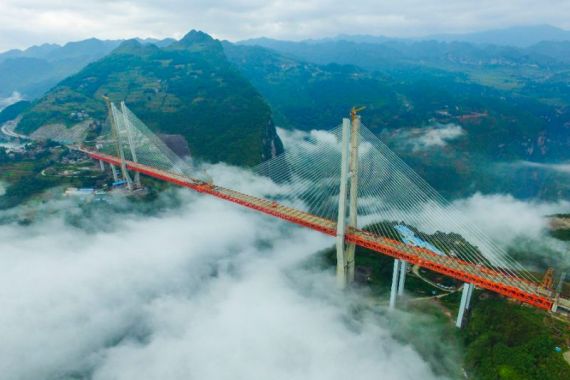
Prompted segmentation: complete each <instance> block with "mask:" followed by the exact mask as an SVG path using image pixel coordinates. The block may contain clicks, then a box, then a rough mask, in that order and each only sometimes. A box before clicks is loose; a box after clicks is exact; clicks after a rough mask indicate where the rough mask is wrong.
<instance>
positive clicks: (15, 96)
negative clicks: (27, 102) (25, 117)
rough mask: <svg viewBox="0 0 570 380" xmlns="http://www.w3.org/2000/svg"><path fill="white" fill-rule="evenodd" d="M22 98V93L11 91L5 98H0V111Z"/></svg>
mask: <svg viewBox="0 0 570 380" xmlns="http://www.w3.org/2000/svg"><path fill="white" fill-rule="evenodd" d="M23 99H24V98H23V97H22V94H20V93H19V92H18V91H14V92H12V95H10V96H8V97H7V98H0V111H2V110H3V109H4V108H6V107H8V106H10V105H12V104H14V103H17V102H19V101H20V100H23Z"/></svg>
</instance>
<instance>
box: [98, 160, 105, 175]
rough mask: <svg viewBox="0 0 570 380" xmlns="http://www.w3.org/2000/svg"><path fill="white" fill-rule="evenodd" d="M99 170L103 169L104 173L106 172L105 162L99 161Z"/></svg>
mask: <svg viewBox="0 0 570 380" xmlns="http://www.w3.org/2000/svg"><path fill="white" fill-rule="evenodd" d="M99 168H101V171H102V172H104V171H105V163H104V162H103V160H99Z"/></svg>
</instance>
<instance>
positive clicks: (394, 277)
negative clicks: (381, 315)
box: [390, 259, 400, 310]
mask: <svg viewBox="0 0 570 380" xmlns="http://www.w3.org/2000/svg"><path fill="white" fill-rule="evenodd" d="M399 274H400V260H398V259H396V260H394V270H393V272H392V288H391V290H390V310H394V308H395V307H396V296H397V295H398V275H399Z"/></svg>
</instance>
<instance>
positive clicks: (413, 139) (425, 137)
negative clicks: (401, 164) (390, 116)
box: [389, 123, 466, 151]
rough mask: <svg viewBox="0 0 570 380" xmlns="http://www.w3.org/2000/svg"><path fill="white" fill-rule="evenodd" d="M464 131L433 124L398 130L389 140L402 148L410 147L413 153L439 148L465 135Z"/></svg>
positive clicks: (453, 126) (447, 125)
mask: <svg viewBox="0 0 570 380" xmlns="http://www.w3.org/2000/svg"><path fill="white" fill-rule="evenodd" d="M465 133H466V132H465V130H464V129H463V128H462V127H461V126H460V125H457V124H453V123H449V124H439V123H437V124H435V125H432V126H428V127H423V128H406V129H398V130H395V131H393V132H392V136H390V137H389V138H391V139H395V143H396V144H398V145H400V146H401V147H402V148H403V147H410V148H411V149H413V150H414V151H421V150H426V149H431V148H441V147H444V146H446V145H447V144H448V143H449V142H450V141H453V140H456V139H458V138H460V137H461V136H463V135H465Z"/></svg>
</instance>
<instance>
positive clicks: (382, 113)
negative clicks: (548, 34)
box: [224, 42, 570, 198]
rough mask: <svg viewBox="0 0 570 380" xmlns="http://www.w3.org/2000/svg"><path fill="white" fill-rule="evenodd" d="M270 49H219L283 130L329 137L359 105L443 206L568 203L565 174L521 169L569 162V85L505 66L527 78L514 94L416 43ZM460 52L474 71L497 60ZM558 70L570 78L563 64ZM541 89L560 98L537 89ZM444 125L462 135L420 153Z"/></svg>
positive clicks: (494, 74)
mask: <svg viewBox="0 0 570 380" xmlns="http://www.w3.org/2000/svg"><path fill="white" fill-rule="evenodd" d="M301 45H302V44H301ZM404 45H405V44H404ZM467 45H468V44H467ZM268 46H269V47H271V48H272V49H274V50H269V49H267V48H263V47H260V46H245V45H232V44H229V43H227V44H225V45H224V49H225V51H226V54H227V56H228V58H229V59H230V60H231V61H232V62H233V63H234V64H235V65H236V66H237V67H238V68H239V69H240V71H241V72H242V73H243V75H245V76H246V77H247V78H248V79H249V80H250V81H251V82H252V83H253V85H254V86H255V87H256V88H257V89H258V90H259V91H260V92H261V93H262V94H263V96H264V97H265V98H266V99H267V100H268V102H269V104H270V105H271V107H272V109H273V113H274V115H275V120H276V121H277V123H278V124H279V125H281V126H283V127H287V128H289V127H292V128H298V129H304V130H308V129H314V128H316V129H329V128H332V127H334V126H336V125H338V124H339V123H340V120H341V118H342V117H346V116H347V115H348V111H349V110H350V108H351V107H352V106H354V105H365V106H366V107H367V108H366V109H365V110H364V111H363V113H362V115H363V120H364V123H365V124H366V125H367V127H369V128H370V129H371V130H372V131H373V132H374V133H376V134H377V135H379V136H380V137H381V138H382V139H383V140H384V141H385V142H386V143H387V144H388V145H389V146H390V147H391V148H392V149H394V150H395V151H396V152H397V153H398V154H399V155H400V156H402V157H403V158H404V159H405V160H406V161H407V162H408V163H409V164H410V165H411V166H412V167H413V168H414V169H415V170H416V171H417V172H419V174H420V175H422V176H423V177H424V178H426V179H427V180H428V182H430V183H431V184H432V185H434V186H435V187H436V189H437V190H439V191H440V192H442V193H443V194H445V195H446V196H448V197H464V196H466V195H470V194H472V193H473V192H475V191H481V192H483V193H496V192H508V193H511V194H513V195H515V196H517V197H521V198H529V197H542V198H557V197H560V196H570V179H569V178H568V176H565V175H564V173H560V172H556V171H553V170H548V167H540V166H536V165H535V166H532V165H525V164H524V162H526V161H538V162H543V163H549V162H559V161H564V160H567V159H570V153H569V152H570V151H569V150H568V149H567V147H566V135H565V133H566V132H565V131H566V128H565V127H564V126H565V125H570V113H569V112H568V111H567V109H568V108H567V107H568V106H569V104H568V101H567V100H568V99H570V93H568V87H567V86H566V84H565V83H568V82H567V80H568V77H567V76H565V77H564V76H563V77H559V76H555V77H556V78H558V79H556V80H557V81H560V83H562V84H564V85H563V86H562V85H559V84H553V83H552V81H554V80H555V79H552V78H551V79H548V80H547V79H545V78H543V77H540V76H539V74H537V73H535V72H534V71H532V70H531V69H530V68H529V66H526V65H525V66H524V67H523V68H524V70H522V69H521V66H513V67H516V69H513V67H511V66H508V65H503V66H501V70H503V71H506V70H507V68H508V67H511V68H510V69H509V70H510V73H511V74H512V75H515V74H514V71H515V70H519V69H520V70H519V71H521V70H522V71H524V73H522V74H520V77H517V79H516V81H517V86H518V87H517V88H518V89H519V90H517V91H516V92H515V91H513V90H512V88H509V87H508V86H506V85H505V83H504V80H503V79H497V78H503V77H501V75H502V74H501V73H500V72H499V71H498V70H499V69H497V68H496V67H495V66H492V65H481V66H477V65H476V64H475V63H473V64H469V63H465V62H464V63H463V64H459V63H457V62H456V63H454V64H453V65H452V64H451V63H450V62H447V61H445V62H443V63H442V62H439V61H438V59H442V57H446V55H445V54H444V53H445V52H442V54H441V55H438V54H436V53H435V52H438V51H440V50H442V49H444V48H445V47H446V46H447V45H445V44H439V43H436V44H433V46H432V44H429V43H426V44H418V45H416V44H414V45H413V47H414V48H416V47H417V48H421V51H420V52H415V51H414V49H413V48H412V47H409V46H408V47H406V46H398V47H397V49H396V47H394V46H392V45H390V46H386V45H372V46H368V45H366V44H353V43H350V44H349V43H346V44H345V43H343V42H337V43H331V44H326V43H323V44H314V45H313V44H311V45H310V46H304V47H303V46H300V47H299V46H298V44H296V43H291V46H289V45H287V46H281V45H278V44H277V45H268ZM462 47H463V50H465V49H466V47H465V46H463V45H462V46H455V45H453V46H447V48H448V49H449V50H450V51H451V52H452V53H453V54H455V53H457V54H460V53H459V52H460V51H461V48H462ZM275 49H276V50H278V51H279V52H277V51H275ZM430 49H432V50H433V51H432V52H431V53H430ZM394 50H397V51H394ZM389 52H392V53H393V54H389ZM467 53H469V54H470V56H469V57H470V59H471V60H472V61H473V62H478V61H479V60H483V59H488V60H490V59H491V58H490V57H493V56H494V55H493V54H495V53H494V52H481V51H479V50H478V49H474V50H473V51H468V52H465V54H467ZM496 54H499V53H496ZM501 54H502V53H501ZM402 57H404V58H405V57H408V58H406V59H405V60H403V59H404V58H402ZM512 59H514V58H512ZM418 62H422V63H418ZM466 62H468V61H466ZM338 63H345V64H346V65H339V64H338ZM444 63H445V64H444ZM560 65H566V66H564V67H566V69H568V64H566V63H564V64H559V65H558V66H557V67H561V66H560ZM475 70H476V71H477V72H478V73H479V74H478V75H483V73H486V74H487V75H488V77H487V79H486V80H485V81H478V80H475V79H474V78H473V76H472V75H471V72H473V71H475ZM545 70H547V69H545ZM519 71H517V72H519ZM505 75H506V74H505ZM543 75H544V74H543ZM560 75H562V74H560ZM492 78H495V79H492ZM505 80H507V79H505ZM509 80H510V79H509ZM539 80H540V81H539ZM493 81H499V82H501V83H502V84H501V85H494V84H493ZM513 81H514V79H513ZM546 82H549V83H546ZM556 83H558V82H556ZM530 88H533V89H535V90H536V91H534V90H532V91H531V90H530ZM546 88H559V92H558V93H556V94H554V93H550V94H546V92H545V90H544V91H543V90H539V89H546ZM559 98H562V99H566V103H561V102H560V101H559ZM449 123H452V124H454V125H458V126H460V127H461V131H462V132H463V133H462V134H460V135H458V136H456V137H455V138H454V139H449V140H447V141H442V142H440V143H439V144H434V145H428V144H422V141H425V140H422V137H425V135H426V134H427V133H429V131H434V130H436V129H437V128H440V127H441V126H445V125H448V124H449ZM436 132H437V131H436ZM432 133H433V132H432Z"/></svg>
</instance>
